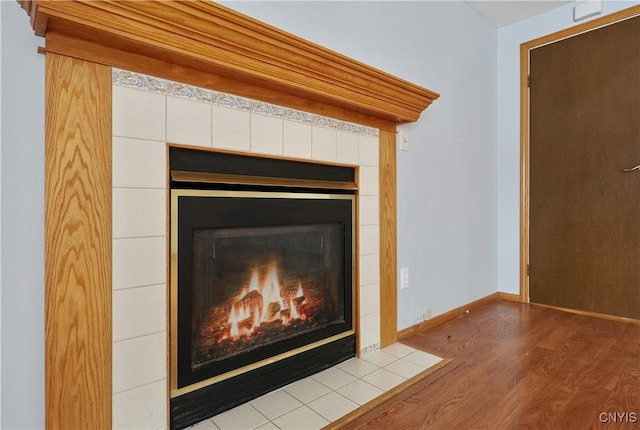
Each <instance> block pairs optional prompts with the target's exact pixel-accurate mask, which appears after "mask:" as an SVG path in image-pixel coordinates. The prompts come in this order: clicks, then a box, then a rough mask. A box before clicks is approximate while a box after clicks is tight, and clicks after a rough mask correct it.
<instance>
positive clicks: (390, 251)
mask: <svg viewBox="0 0 640 430" xmlns="http://www.w3.org/2000/svg"><path fill="white" fill-rule="evenodd" d="M379 152H380V160H379V163H380V347H381V348H384V347H385V346H389V345H391V344H393V343H396V342H397V341H398V306H397V304H398V291H397V283H398V282H397V275H398V248H397V235H398V232H397V190H396V133H395V130H394V131H387V130H380V147H379Z"/></svg>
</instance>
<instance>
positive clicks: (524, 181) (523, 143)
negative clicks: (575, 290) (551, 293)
mask: <svg viewBox="0 0 640 430" xmlns="http://www.w3.org/2000/svg"><path fill="white" fill-rule="evenodd" d="M638 15H640V5H637V6H632V7H630V8H627V9H623V10H621V11H618V12H614V13H612V14H610V15H606V16H603V17H600V18H597V19H594V20H592V21H589V22H585V23H583V24H579V25H576V26H573V27H569V28H566V29H564V30H560V31H557V32H555V33H551V34H548V35H546V36H542V37H539V38H537V39H533V40H530V41H528V42H524V43H522V44H520V301H521V302H523V303H529V273H528V265H529V198H530V195H529V179H530V178H529V174H530V172H529V148H530V146H529V71H530V68H529V66H530V56H529V53H530V51H531V50H532V49H535V48H539V47H541V46H544V45H548V44H551V43H554V42H558V41H560V40H563V39H568V38H570V37H573V36H577V35H579V34H582V33H586V32H589V31H592V30H595V29H598V28H601V27H606V26H607V25H611V24H615V23H618V22H621V21H624V20H627V19H630V18H634V17H636V16H638Z"/></svg>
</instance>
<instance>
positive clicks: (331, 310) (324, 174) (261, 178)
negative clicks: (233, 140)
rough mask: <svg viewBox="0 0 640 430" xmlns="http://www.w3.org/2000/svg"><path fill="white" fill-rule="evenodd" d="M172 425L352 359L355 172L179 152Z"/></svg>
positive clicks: (173, 158)
mask: <svg viewBox="0 0 640 430" xmlns="http://www.w3.org/2000/svg"><path fill="white" fill-rule="evenodd" d="M170 166H171V177H172V181H171V232H170V237H171V255H172V265H171V303H170V307H171V336H170V337H171V395H172V400H171V426H172V428H182V427H185V426H188V425H191V424H193V423H195V422H198V421H200V420H202V419H204V418H207V417H209V416H212V415H214V414H217V413H219V412H222V411H224V410H226V409H229V408H231V407H234V406H236V405H238V404H240V403H243V402H246V401H248V400H250V399H252V398H255V397H258V396H260V395H262V394H264V393H266V392H268V391H271V390H273V389H276V388H279V387H282V386H284V385H286V384H288V383H291V382H293V381H295V380H297V379H300V378H302V377H305V376H308V375H310V374H313V373H315V372H318V371H321V370H324V369H326V368H328V367H330V366H333V365H335V364H337V363H339V362H340V361H343V360H345V359H348V358H350V357H353V356H354V355H355V351H356V344H355V326H354V316H355V312H354V303H355V301H354V285H355V284H354V273H355V271H354V268H355V267H356V266H355V261H354V259H355V257H354V256H355V243H356V242H355V239H356V238H355V233H354V231H355V230H354V225H355V224H354V223H355V214H356V204H355V202H356V194H355V193H356V190H355V182H354V178H355V169H354V168H353V167H345V166H335V165H322V164H316V163H313V164H312V163H307V162H300V161H292V160H278V159H271V158H261V157H246V156H243V155H237V154H231V153H219V152H210V151H198V150H193V149H186V148H179V147H172V148H171V149H170Z"/></svg>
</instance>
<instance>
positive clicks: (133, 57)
mask: <svg viewBox="0 0 640 430" xmlns="http://www.w3.org/2000/svg"><path fill="white" fill-rule="evenodd" d="M18 2H19V3H20V4H21V5H22V7H23V8H24V9H25V10H26V11H27V13H28V14H29V16H30V18H31V25H32V27H33V28H34V30H35V33H36V34H37V35H39V36H44V37H45V38H46V47H45V49H44V51H45V52H46V89H45V92H46V94H45V109H46V112H45V115H46V116H45V117H46V124H45V139H46V154H45V178H46V184H45V210H46V214H45V289H46V290H45V343H46V348H45V352H46V363H45V367H46V369H45V404H46V411H45V417H46V426H47V428H110V427H111V424H112V423H111V416H112V404H111V401H112V389H111V366H112V363H111V354H112V351H111V345H112V341H111V327H112V320H111V295H112V290H111V281H112V274H111V267H112V260H111V243H112V237H111V223H112V218H111V217H112V208H111V132H112V131H111V67H120V68H124V69H128V70H131V71H135V72H140V73H145V74H149V75H153V76H157V77H160V78H165V79H169V80H174V81H179V82H184V83H187V84H191V85H196V86H200V87H205V88H210V89H213V90H217V91H223V92H228V93H232V94H237V95H240V96H245V97H249V98H252V99H257V100H262V101H265V102H268V103H273V104H277V105H281V106H286V107H290V108H294V109H300V110H304V111H307V112H311V113H316V114H319V115H324V116H329V117H333V118H336V119H340V120H344V121H350V122H356V123H360V124H363V125H368V126H372V127H376V128H378V129H380V193H379V195H380V260H381V261H380V267H381V273H380V289H381V297H380V302H381V345H382V346H386V345H389V344H391V343H393V342H395V341H396V340H397V308H396V307H397V297H396V294H397V293H396V288H397V285H396V283H397V273H396V270H397V269H396V261H397V249H396V152H395V131H396V126H397V125H398V124H403V123H407V122H413V121H416V120H418V118H419V116H420V114H421V113H422V111H423V110H424V109H426V108H427V107H428V106H429V105H430V104H431V103H432V102H433V101H434V100H435V99H437V98H438V96H439V95H438V94H437V93H435V92H433V91H430V90H427V89H425V88H422V87H419V86H417V85H414V84H412V83H410V82H407V81H404V80H402V79H399V78H397V77H395V76H392V75H390V74H387V73H384V72H382V71H380V70H377V69H375V68H372V67H370V66H367V65H365V64H362V63H360V62H357V61H354V60H352V59H350V58H347V57H345V56H343V55H340V54H338V53H335V52H333V51H330V50H328V49H325V48H323V47H321V46H318V45H316V44H313V43H311V42H308V41H306V40H304V39H301V38H299V37H296V36H293V35H291V34H288V33H286V32H284V31H281V30H279V29H277V28H274V27H272V26H269V25H266V24H264V23H262V22H260V21H257V20H255V19H252V18H249V17H247V16H245V15H242V14H240V13H237V12H235V11H233V10H231V9H228V8H226V7H223V6H221V5H219V4H216V3H214V2H212V1H208V0H202V1H156V0H153V1H152V0H144V1H95V0H92V1H56V0H33V1H29V0H18Z"/></svg>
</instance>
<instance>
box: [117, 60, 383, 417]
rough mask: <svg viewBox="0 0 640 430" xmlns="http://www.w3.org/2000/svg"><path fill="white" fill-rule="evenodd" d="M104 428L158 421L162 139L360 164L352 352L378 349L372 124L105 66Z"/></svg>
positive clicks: (162, 318) (162, 327)
mask: <svg viewBox="0 0 640 430" xmlns="http://www.w3.org/2000/svg"><path fill="white" fill-rule="evenodd" d="M113 78H114V79H113V342H114V343H113V396H114V397H113V427H114V428H144V429H147V428H153V429H159V428H164V427H165V426H166V414H167V410H166V406H167V405H166V397H167V380H166V377H167V375H166V372H167V371H166V369H167V363H166V344H167V327H166V290H167V280H166V275H167V269H166V268H167V255H166V252H167V237H166V231H167V228H166V225H167V224H166V223H167V214H166V199H167V171H166V169H167V160H166V154H167V151H166V145H167V142H172V143H179V144H184V145H192V146H194V147H207V148H217V149H226V150H233V151H240V152H246V153H248V154H251V153H254V154H268V155H275V156H284V157H292V158H297V159H304V160H318V161H328V162H334V163H343V164H349V165H357V166H359V167H360V169H359V171H360V178H359V184H360V192H359V220H358V231H359V241H360V243H359V252H360V256H359V275H360V276H359V279H360V285H359V289H360V290H359V295H360V297H359V299H360V315H359V316H358V317H359V319H360V346H361V351H367V352H369V351H373V350H376V349H379V342H380V332H379V328H380V298H379V297H380V262H379V237H380V234H379V231H380V229H379V198H378V171H379V169H378V136H377V130H375V129H371V128H369V127H363V126H360V125H356V124H351V123H346V122H341V121H337V120H334V119H330V118H326V117H321V116H317V115H312V114H309V113H305V112H300V111H296V110H292V109H287V108H282V107H278V106H273V105H268V104H265V103H262V102H258V101H253V100H248V99H245V98H241V97H236V96H233V95H229V94H222V93H217V92H214V91H210V90H206V89H200V88H195V87H191V86H187V85H184V84H179V83H175V82H169V81H164V80H161V79H156V78H152V77H148V76H144V75H138V74H133V73H130V72H126V71H120V70H116V69H114V71H113Z"/></svg>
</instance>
